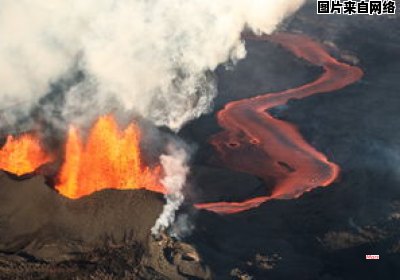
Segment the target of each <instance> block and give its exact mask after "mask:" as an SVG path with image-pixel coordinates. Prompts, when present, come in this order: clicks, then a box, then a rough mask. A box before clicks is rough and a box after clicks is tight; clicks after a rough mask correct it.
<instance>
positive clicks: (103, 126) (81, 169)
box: [56, 115, 164, 198]
mask: <svg viewBox="0 0 400 280" xmlns="http://www.w3.org/2000/svg"><path fill="white" fill-rule="evenodd" d="M139 142H140V130H139V128H138V127H137V126H136V125H135V124H130V125H129V126H128V127H127V128H126V129H124V130H121V129H120V128H119V127H118V124H117V122H116V120H115V119H114V118H113V117H112V116H111V115H108V116H103V117H100V118H99V119H98V120H97V121H96V123H95V124H94V126H93V127H92V129H91V130H90V132H89V135H88V138H87V141H86V143H83V141H82V138H81V136H80V135H79V132H78V130H77V129H76V128H75V127H70V129H69V132H68V137H67V143H66V148H65V159H64V163H63V165H62V167H61V171H60V174H59V178H58V180H59V183H58V185H57V186H56V189H57V190H58V191H59V192H60V193H61V194H63V195H64V196H66V197H69V198H79V197H82V196H84V195H88V194H91V193H93V192H95V191H99V190H102V189H119V190H127V189H139V188H144V189H148V190H152V191H157V192H164V188H163V187H162V185H161V184H160V183H159V182H158V178H159V174H160V170H161V169H160V167H155V168H153V169H150V168H148V167H144V166H143V163H142V160H141V153H140V148H139Z"/></svg>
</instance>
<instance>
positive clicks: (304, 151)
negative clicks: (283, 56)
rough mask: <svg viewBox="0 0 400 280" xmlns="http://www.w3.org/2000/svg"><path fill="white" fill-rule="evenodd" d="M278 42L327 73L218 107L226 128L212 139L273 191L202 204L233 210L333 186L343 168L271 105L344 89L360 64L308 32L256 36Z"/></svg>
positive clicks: (226, 157)
mask: <svg viewBox="0 0 400 280" xmlns="http://www.w3.org/2000/svg"><path fill="white" fill-rule="evenodd" d="M252 39H255V40H269V41H271V42H274V43H277V44H279V45H281V46H282V47H284V48H286V49H287V50H289V51H291V52H292V53H294V54H295V55H296V56H297V57H299V58H302V59H304V60H306V61H308V62H310V63H312V64H314V65H316V66H322V67H323V69H324V73H323V74H322V75H321V76H320V77H319V78H318V79H317V80H315V81H313V82H311V83H308V84H305V85H302V86H300V87H297V88H292V89H288V90H285V91H282V92H276V93H268V94H263V95H260V96H257V97H254V98H249V99H244V100H239V101H234V102H231V103H229V104H227V105H226V106H225V108H224V109H223V110H221V111H219V112H218V114H217V118H218V123H219V125H220V126H221V127H222V128H224V131H222V132H220V133H219V134H217V135H215V136H213V137H212V138H211V140H210V142H211V144H212V145H213V146H214V147H215V149H216V150H217V152H218V153H219V156H220V158H221V161H222V163H223V164H224V165H225V166H227V167H229V168H231V169H234V170H238V171H242V172H246V173H250V174H253V175H255V176H258V177H260V178H263V179H264V180H265V181H269V182H270V181H271V179H272V180H273V181H274V182H275V186H274V188H273V190H272V193H271V195H268V196H267V195H266V196H259V197H255V198H251V199H248V200H244V201H242V202H215V203H201V204H196V207H197V208H200V209H207V210H210V211H214V212H217V213H223V214H231V213H237V212H241V211H245V210H248V209H251V208H255V207H258V206H259V205H260V204H261V203H263V202H266V201H268V200H270V199H274V198H276V199H291V198H297V197H299V196H300V195H302V194H303V193H304V192H307V191H309V190H312V189H314V188H316V187H319V186H328V185H329V184H331V183H332V182H333V181H334V180H335V179H336V178H337V176H338V174H339V167H338V166H337V165H336V164H334V163H332V162H329V161H328V159H327V157H326V156H325V155H324V154H322V153H320V152H319V151H317V150H316V149H315V148H314V147H312V146H311V145H310V144H308V143H307V142H306V141H305V140H304V138H303V137H302V136H301V134H300V133H299V131H298V129H297V128H296V127H295V126H294V125H292V124H290V123H288V122H285V121H282V120H278V119H275V118H273V117H272V116H271V115H270V114H269V113H268V111H267V110H268V109H271V108H274V107H276V106H280V105H285V104H286V103H287V102H288V101H289V100H290V99H302V98H305V97H308V96H311V95H313V94H317V93H327V92H331V91H335V90H338V89H341V88H343V87H345V86H347V85H350V84H352V83H354V82H356V81H357V80H359V79H360V78H361V77H362V75H363V72H362V70H361V69H360V68H358V67H355V66H351V65H347V64H345V63H342V62H339V61H337V60H336V59H335V58H333V57H332V56H330V55H329V54H328V52H327V51H326V50H325V49H324V47H323V46H322V45H321V44H319V43H317V42H315V41H313V40H312V39H311V38H308V37H306V36H304V35H296V34H286V33H277V34H274V35H271V36H261V37H252Z"/></svg>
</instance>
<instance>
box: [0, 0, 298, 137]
mask: <svg viewBox="0 0 400 280" xmlns="http://www.w3.org/2000/svg"><path fill="white" fill-rule="evenodd" d="M302 2H303V0H214V1H211V0H209V1H207V0H85V1H82V0H68V1H65V0H51V1H46V0H0V38H1V39H0V104H1V105H0V110H1V109H2V108H5V107H7V106H11V105H12V104H15V103H17V102H20V101H29V102H32V104H35V102H36V101H37V99H38V98H39V97H41V96H44V95H45V94H46V93H47V92H48V91H49V88H50V85H51V84H54V83H57V82H58V81H59V79H60V78H63V77H65V76H68V75H69V74H70V73H71V72H73V71H77V70H79V71H82V72H83V73H84V74H85V79H84V81H83V82H82V83H85V84H86V85H85V86H80V87H75V88H74V90H75V91H76V90H77V89H80V90H87V88H88V87H90V88H91V91H92V92H93V95H94V96H93V98H92V100H95V101H96V102H95V105H96V106H92V107H94V109H93V110H97V112H98V110H99V108H102V110H106V109H107V104H108V101H109V99H113V100H116V101H117V102H119V103H120V105H121V106H123V107H122V108H123V109H127V110H135V111H136V112H137V113H139V114H140V115H142V116H143V117H145V118H147V119H149V120H151V121H153V122H154V123H155V124H156V125H166V126H168V127H170V128H171V129H173V130H178V129H179V128H180V127H181V126H182V125H183V124H184V123H185V122H187V121H189V120H191V119H193V118H196V117H198V116H199V115H200V114H202V113H204V112H205V111H207V110H208V109H209V107H210V105H211V102H212V99H213V98H214V96H215V94H216V87H215V85H214V80H213V79H212V75H210V74H209V73H211V72H212V71H213V70H215V68H216V67H217V66H218V65H219V64H221V63H224V62H227V61H229V60H231V61H236V60H238V59H241V58H243V57H244V56H245V48H244V44H243V42H242V41H241V39H240V33H241V31H242V30H243V29H244V28H245V27H249V28H250V29H252V30H254V31H256V32H264V33H268V32H271V31H272V30H273V29H274V28H275V26H276V24H277V23H278V22H279V21H280V20H281V19H282V18H283V17H284V16H286V15H288V14H289V13H291V12H293V11H294V10H295V9H296V8H298V7H299V6H300V4H301V3H302ZM68 95H69V96H67V100H68V98H69V99H71V98H72V99H75V98H76V99H78V100H77V101H76V102H74V101H69V104H76V105H74V106H78V107H79V106H80V102H79V98H80V97H79V96H80V95H79V94H76V92H75V93H74V94H72V93H68ZM64 109H65V110H69V109H71V108H70V106H68V107H67V108H64ZM74 111H79V110H76V109H73V108H72V112H74ZM98 113H102V112H98ZM64 114H65V115H68V116H69V115H70V114H69V113H68V112H67V113H64Z"/></svg>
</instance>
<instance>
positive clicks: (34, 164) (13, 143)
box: [0, 134, 51, 176]
mask: <svg viewBox="0 0 400 280" xmlns="http://www.w3.org/2000/svg"><path fill="white" fill-rule="evenodd" d="M49 161H51V156H49V155H47V154H46V153H45V152H44V151H43V149H42V147H41V146H40V141H39V139H38V138H37V137H35V136H34V135H33V134H32V135H31V134H22V135H20V136H19V137H17V138H15V137H14V136H12V135H9V136H8V137H7V140H6V143H5V144H4V146H3V147H2V148H1V149H0V170H5V171H7V172H10V173H13V174H15V175H18V176H21V175H24V174H28V173H32V172H34V171H35V170H36V169H38V168H39V167H40V166H41V165H43V164H45V163H47V162H49Z"/></svg>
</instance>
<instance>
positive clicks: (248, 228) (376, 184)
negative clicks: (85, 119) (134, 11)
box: [0, 1, 400, 280]
mask: <svg viewBox="0 0 400 280" xmlns="http://www.w3.org/2000/svg"><path fill="white" fill-rule="evenodd" d="M315 5H316V3H314V2H313V1H309V2H308V3H307V4H306V5H304V6H303V8H301V9H300V10H299V11H298V12H297V13H296V14H294V15H293V16H292V17H291V18H289V19H287V20H286V21H284V22H283V23H282V24H281V25H280V26H279V28H278V30H277V31H276V32H275V33H272V34H271V35H255V34H252V33H250V32H248V31H245V32H243V33H242V40H244V41H245V42H246V49H247V52H248V53H247V56H246V58H244V59H243V60H241V61H238V62H236V61H234V63H236V64H235V67H233V69H231V68H232V67H230V65H224V66H220V67H218V68H216V70H215V73H213V75H214V74H215V80H218V92H219V95H218V96H217V97H216V99H215V107H214V109H213V110H212V111H211V112H210V113H209V114H205V115H203V116H201V117H200V118H198V119H196V120H193V121H191V122H189V123H187V124H186V125H185V126H184V127H183V129H182V130H181V131H179V132H176V131H172V130H171V129H169V128H168V127H161V128H155V127H154V124H152V123H148V122H146V120H144V119H142V118H140V117H138V116H136V115H135V116H134V117H127V116H124V117H121V115H124V113H126V112H112V113H107V114H97V115H96V116H95V117H94V118H93V119H92V121H91V122H90V124H89V125H87V124H85V125H81V124H80V123H74V122H70V123H66V124H62V125H60V124H59V123H57V125H55V124H54V123H51V124H49V123H46V121H45V120H44V119H45V118H43V115H44V113H43V111H45V110H46V109H47V108H48V107H46V106H44V105H43V104H48V103H57V102H61V103H63V102H64V103H65V102H66V101H65V100H63V98H65V96H62V94H60V93H59V92H57V90H60V91H62V90H64V89H63V88H62V87H61V89H57V88H56V89H53V90H54V91H55V93H54V92H52V93H50V94H49V95H48V96H45V98H44V99H43V100H44V101H43V100H42V103H43V104H39V105H38V107H40V106H43V108H44V109H43V108H42V109H37V111H36V112H35V114H32V116H31V117H32V118H31V120H29V121H26V120H24V119H21V120H19V121H20V122H21V123H20V127H26V126H29V125H26V123H24V121H26V122H27V123H28V124H30V125H31V124H32V123H33V124H34V125H31V126H30V127H29V129H25V130H23V131H19V130H18V129H17V130H16V131H13V132H12V133H11V132H10V131H12V130H11V129H5V132H3V131H1V133H2V134H1V138H2V141H0V143H1V144H0V202H1V206H0V236H1V240H0V279H43V278H46V279H178V280H179V279H300V280H301V279H304V280H306V279H307V280H308V279H397V278H399V277H400V262H399V259H400V258H399V257H400V230H399V228H400V191H399V188H398V182H399V180H400V176H399V172H398V163H399V159H400V156H399V154H398V150H399V149H398V141H397V139H398V137H397V131H400V129H399V128H398V117H399V113H398V106H399V105H400V100H399V97H398V90H397V89H398V88H399V81H398V79H397V77H396V75H397V74H398V73H399V71H400V65H399V63H398V61H397V60H395V59H393V57H396V56H397V55H398V54H400V52H399V46H400V33H399V30H400V25H399V22H400V21H399V18H398V16H397V15H394V16H393V17H389V16H388V17H387V16H362V15H357V16H356V15H354V16H348V17H344V16H343V15H325V16H323V15H317V14H316V12H315ZM148 20H150V19H148ZM210 20H212V17H210ZM108 23H109V22H107V24H108ZM178 35H180V34H178ZM177 37H178V39H179V40H181V41H182V42H183V43H182V45H180V47H181V48H182V49H180V50H182V51H183V50H185V42H186V43H187V41H186V40H187V38H186V37H185V36H184V35H182V36H177ZM181 41H179V42H181ZM91 47H94V48H96V46H91ZM171 48H172V46H171ZM96 49H97V48H96ZM121 51H123V50H121ZM158 59H161V60H162V58H158ZM174 59H175V58H174ZM174 59H172V60H174ZM163 61H164V60H163ZM164 62H165V61H164ZM191 62H193V63H194V62H196V61H195V60H191ZM87 63H89V62H87ZM118 63H122V62H120V61H119V62H118ZM0 66H1V65H0ZM148 67H149V68H151V69H152V70H154V71H155V73H158V72H157V71H159V70H160V69H157V67H155V66H153V65H151V66H150V65H149V66H148ZM174 67H179V65H178V63H177V65H174ZM110 69H111V70H110V71H112V70H113V69H112V67H111V68H110ZM0 70H1V69H0ZM107 70H108V69H107ZM171 71H172V70H171ZM185 75H189V74H188V73H185V72H182V73H179V79H176V80H174V83H173V85H172V88H173V89H177V88H179V86H181V84H184V82H183V81H184V78H185V77H186V76H185ZM207 75H210V76H211V75H212V74H207ZM152 78H157V75H156V74H155V75H154V77H152ZM180 79H182V81H181V80H180ZM143 83H144V84H146V81H143ZM74 86H75V85H73V86H72V87H74ZM111 87H112V86H110V88H111ZM201 90H202V89H200V90H199V91H200V92H201ZM54 96H56V97H54ZM59 96H62V97H59ZM60 100H61V101H60ZM110 102H111V103H112V101H110ZM196 102H197V103H201V102H202V101H201V98H200V97H199V96H197V97H193V100H190V102H189V103H190V104H192V103H193V104H195V103H196ZM154 103H156V104H155V105H154V106H155V107H156V108H158V107H157V106H160V103H161V105H162V101H160V100H157V102H154ZM183 103H185V102H183ZM177 104H179V106H181V105H182V102H178V103H177ZM186 105H187V104H186ZM177 106H178V105H177ZM37 112H39V113H37ZM160 112H161V113H160ZM0 113H4V116H7V114H8V113H7V112H2V111H0ZM57 113H59V112H57ZM162 113H163V111H159V112H158V111H157V114H162ZM3 119H6V117H4V118H1V115H0V120H3ZM60 126H61V127H60ZM0 127H1V126H0ZM154 131H157V132H154ZM176 137H180V138H181V139H183V140H185V141H186V142H187V143H193V146H196V152H195V153H194V156H193V158H192V161H191V162H190V165H191V173H190V174H189V178H188V181H187V182H186V183H185V189H184V190H183V193H180V192H173V188H172V189H171V188H169V186H170V185H171V182H172V183H176V182H178V183H182V182H181V181H182V177H180V176H179V175H181V174H180V173H185V175H186V169H185V168H183V170H184V172H182V168H179V167H176V166H174V164H173V163H172V162H171V161H166V162H168V163H169V164H170V166H168V167H169V168H170V170H173V171H174V172H173V176H171V177H168V176H167V175H168V171H170V170H168V168H165V165H164V164H163V161H162V160H161V159H160V158H162V157H160V155H162V154H163V151H164V150H166V148H165V146H166V144H165V143H167V142H168V140H170V139H172V138H173V139H175V140H174V141H175V142H176V143H178V144H179V145H180V144H181V143H180V142H179V141H181V140H179V141H178V140H176ZM182 146H184V145H183V144H182ZM193 150H195V149H193ZM172 185H174V184H172ZM183 197H184V198H185V201H184V203H183V206H182V207H181V208H180V209H179V210H178V211H177V212H176V214H174V215H176V217H174V218H175V222H174V223H173V224H172V225H171V226H170V227H168V228H164V229H163V230H162V231H161V232H160V233H159V234H158V235H152V234H151V233H152V230H153V229H154V225H155V223H156V221H159V219H160V217H161V218H162V217H164V216H163V213H165V209H167V210H168V209H174V210H176V209H175V208H174V207H176V208H178V207H180V205H175V204H173V203H172V204H171V203H170V202H171V201H173V202H175V201H178V202H179V203H180V201H181V200H183ZM174 213H175V212H174ZM366 255H380V259H379V260H366V259H365V258H366Z"/></svg>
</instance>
